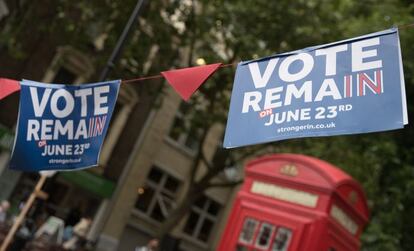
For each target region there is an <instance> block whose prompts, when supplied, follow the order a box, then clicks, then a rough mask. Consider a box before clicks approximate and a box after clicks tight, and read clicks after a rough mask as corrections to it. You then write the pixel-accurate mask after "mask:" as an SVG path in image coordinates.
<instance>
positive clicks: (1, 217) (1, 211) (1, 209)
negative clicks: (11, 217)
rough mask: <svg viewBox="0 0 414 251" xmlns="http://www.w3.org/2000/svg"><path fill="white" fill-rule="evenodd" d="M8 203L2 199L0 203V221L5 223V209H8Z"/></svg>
mask: <svg viewBox="0 0 414 251" xmlns="http://www.w3.org/2000/svg"><path fill="white" fill-rule="evenodd" d="M9 208H10V203H9V202H8V201H7V200H3V201H2V202H1V204H0V223H5V222H6V220H7V211H9Z"/></svg>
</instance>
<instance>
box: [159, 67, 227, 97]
mask: <svg viewBox="0 0 414 251" xmlns="http://www.w3.org/2000/svg"><path fill="white" fill-rule="evenodd" d="M220 65H221V63H217V64H209V65H202V66H195V67H190V68H184V69H178V70H171V71H163V72H161V74H162V75H163V76H164V78H165V79H167V81H168V83H169V84H170V85H171V86H172V87H173V88H174V89H175V91H176V92H178V94H180V96H181V97H182V98H183V99H184V100H185V101H188V99H189V98H190V96H191V95H192V94H193V93H194V92H195V91H196V90H197V89H198V88H199V87H200V86H201V85H202V84H203V83H204V82H205V81H206V80H207V79H208V78H209V77H210V75H211V74H213V73H214V72H215V71H216V70H217V69H218V68H219V67H220Z"/></svg>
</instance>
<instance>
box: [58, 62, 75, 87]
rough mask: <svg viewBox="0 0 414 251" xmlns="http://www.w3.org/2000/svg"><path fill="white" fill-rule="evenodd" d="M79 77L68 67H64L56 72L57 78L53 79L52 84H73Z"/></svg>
mask: <svg viewBox="0 0 414 251" xmlns="http://www.w3.org/2000/svg"><path fill="white" fill-rule="evenodd" d="M76 78H77V76H76V74H74V73H73V72H71V71H70V70H68V69H67V68H66V67H64V66H62V67H60V68H59V70H58V71H57V72H56V75H55V77H54V78H53V81H52V83H57V84H72V83H74V82H75V80H76Z"/></svg>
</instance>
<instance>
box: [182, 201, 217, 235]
mask: <svg viewBox="0 0 414 251" xmlns="http://www.w3.org/2000/svg"><path fill="white" fill-rule="evenodd" d="M220 209H221V205H220V204H219V203H217V202H215V201H214V200H212V199H209V198H207V197H206V196H202V197H201V198H200V199H198V200H197V201H196V202H195V203H194V204H193V207H192V208H191V212H190V215H189V216H188V218H187V222H186V223H185V225H184V229H183V232H184V233H186V234H187V235H189V236H191V237H192V238H195V239H197V240H199V241H202V242H207V241H208V240H209V238H210V233H211V231H212V230H213V227H214V224H215V222H216V220H217V216H218V214H219V212H220Z"/></svg>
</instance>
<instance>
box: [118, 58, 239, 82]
mask: <svg viewBox="0 0 414 251" xmlns="http://www.w3.org/2000/svg"><path fill="white" fill-rule="evenodd" d="M235 65H237V63H231V64H223V65H220V66H219V68H225V67H230V66H235ZM158 78H163V76H162V75H161V74H158V75H153V76H147V77H139V78H133V79H127V80H122V82H121V83H122V84H130V83H134V82H139V81H145V80H150V79H158Z"/></svg>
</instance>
